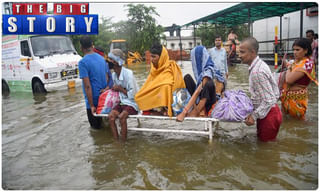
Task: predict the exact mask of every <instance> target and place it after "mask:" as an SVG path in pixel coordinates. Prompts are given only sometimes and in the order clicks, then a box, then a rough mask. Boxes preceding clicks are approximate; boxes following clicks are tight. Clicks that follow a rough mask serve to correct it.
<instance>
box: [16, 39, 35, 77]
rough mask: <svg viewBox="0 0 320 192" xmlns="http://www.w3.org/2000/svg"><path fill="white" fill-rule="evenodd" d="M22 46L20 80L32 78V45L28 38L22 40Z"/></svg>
mask: <svg viewBox="0 0 320 192" xmlns="http://www.w3.org/2000/svg"><path fill="white" fill-rule="evenodd" d="M20 47H21V57H20V67H18V68H19V69H20V70H19V73H20V80H31V77H32V71H31V69H30V66H31V65H30V63H31V61H32V57H31V52H30V47H29V45H28V40H22V41H21V42H20Z"/></svg>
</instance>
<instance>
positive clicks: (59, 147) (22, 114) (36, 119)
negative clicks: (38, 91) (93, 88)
mask: <svg viewBox="0 0 320 192" xmlns="http://www.w3.org/2000/svg"><path fill="white" fill-rule="evenodd" d="M129 68H131V69H132V70H133V72H134V74H135V76H136V79H137V81H138V84H139V86H140V87H141V86H142V84H143V83H144V80H145V79H146V77H147V75H148V74H149V70H150V66H149V65H145V64H140V65H134V66H129ZM182 72H183V74H187V73H189V74H193V73H192V69H191V63H183V68H182ZM229 73H230V74H229V76H230V78H229V82H228V88H229V89H244V90H245V91H246V92H247V90H248V67H247V65H241V64H239V65H236V66H234V67H230V68H229ZM309 91H310V95H311V96H310V99H309V108H308V111H307V115H306V121H298V120H294V119H292V118H290V117H284V120H283V124H282V125H281V128H280V130H279V135H278V137H277V140H276V141H275V142H269V143H262V142H259V141H258V140H257V138H256V128H255V126H252V127H246V126H244V127H241V126H239V124H236V125H232V124H220V128H219V129H218V130H217V132H216V134H215V135H214V138H213V141H212V143H211V144H208V139H207V138H206V137H201V136H194V135H181V134H171V133H143V132H128V140H127V142H126V143H119V142H116V141H115V140H114V139H113V138H112V133H111V130H110V128H109V127H108V125H107V123H106V122H105V123H104V125H105V126H104V127H103V128H102V130H99V131H94V130H91V129H90V126H89V123H88V120H87V116H86V111H85V104H84V98H83V93H82V88H81V87H77V88H76V89H69V90H67V89H66V90H61V91H56V92H52V93H48V94H47V95H40V96H38V95H37V96H33V95H32V93H15V94H13V93H11V94H10V96H9V97H7V98H4V97H2V98H3V99H2V183H3V188H5V189H15V190H17V189H18V190H19V189H27V190H30V189H41V190H45V189H55V190H59V189H73V190H81V189H82V190H83V189H89V190H90V189H91V190H92V189H105V190H111V189H112V190H121V189H126V190H132V189H133V190H135V189H167V190H170V189H173V190H180V189H185V190H191V189H198V190H199V189H200V190H217V189H232V190H233V189H245V190H248V189H266V190H268V189H269V190H271V189H275V190H279V189H280V190H282V189H307V190H310V189H316V188H317V187H318V97H313V96H312V95H318V88H317V87H316V86H313V85H312V86H310V89H309ZM141 123H142V127H150V126H151V127H155V126H158V127H164V126H165V127H168V128H172V127H176V126H185V127H198V126H199V124H197V123H193V122H185V123H184V124H178V123H175V122H164V121H141ZM128 124H129V126H136V125H137V122H136V121H135V120H132V121H131V120H130V121H129V123H128ZM201 126H202V125H201ZM239 130H241V131H239Z"/></svg>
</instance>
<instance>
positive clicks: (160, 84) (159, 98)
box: [135, 47, 186, 117]
mask: <svg viewBox="0 0 320 192" xmlns="http://www.w3.org/2000/svg"><path fill="white" fill-rule="evenodd" d="M185 87H186V86H185V84H184V80H183V77H182V72H181V70H180V67H179V66H178V65H177V64H176V62H175V61H172V60H169V55H168V51H167V50H166V48H165V47H162V52H161V56H160V58H159V62H158V68H155V67H154V66H153V65H151V71H150V74H149V76H148V78H147V80H146V82H145V83H144V85H143V86H142V87H141V89H140V90H139V92H138V93H137V94H136V96H135V101H136V103H137V104H138V106H139V109H140V110H143V111H145V110H150V109H153V108H156V107H168V115H169V116H170V117H172V108H171V104H172V93H173V92H174V90H176V89H177V88H185Z"/></svg>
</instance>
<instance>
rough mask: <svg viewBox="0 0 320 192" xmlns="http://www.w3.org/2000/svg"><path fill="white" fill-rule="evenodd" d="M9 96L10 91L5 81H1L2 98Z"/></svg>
mask: <svg viewBox="0 0 320 192" xmlns="http://www.w3.org/2000/svg"><path fill="white" fill-rule="evenodd" d="M9 94H10V89H9V86H8V84H7V82H6V81H5V80H2V96H5V97H7V96H9Z"/></svg>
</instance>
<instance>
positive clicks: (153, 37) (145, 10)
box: [125, 4, 163, 54]
mask: <svg viewBox="0 0 320 192" xmlns="http://www.w3.org/2000/svg"><path fill="white" fill-rule="evenodd" d="M126 7H128V14H127V16H128V21H127V23H126V24H127V27H128V28H127V29H126V30H125V31H127V32H129V33H128V35H129V36H128V44H129V50H132V51H138V52H139V53H140V54H142V53H144V51H146V50H148V49H150V47H151V45H152V43H153V42H155V41H160V38H161V33H162V31H163V28H162V27H161V26H160V25H156V20H155V18H154V16H159V14H158V13H157V12H156V10H155V7H152V6H149V7H148V6H145V5H143V4H137V5H134V4H128V5H126Z"/></svg>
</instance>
